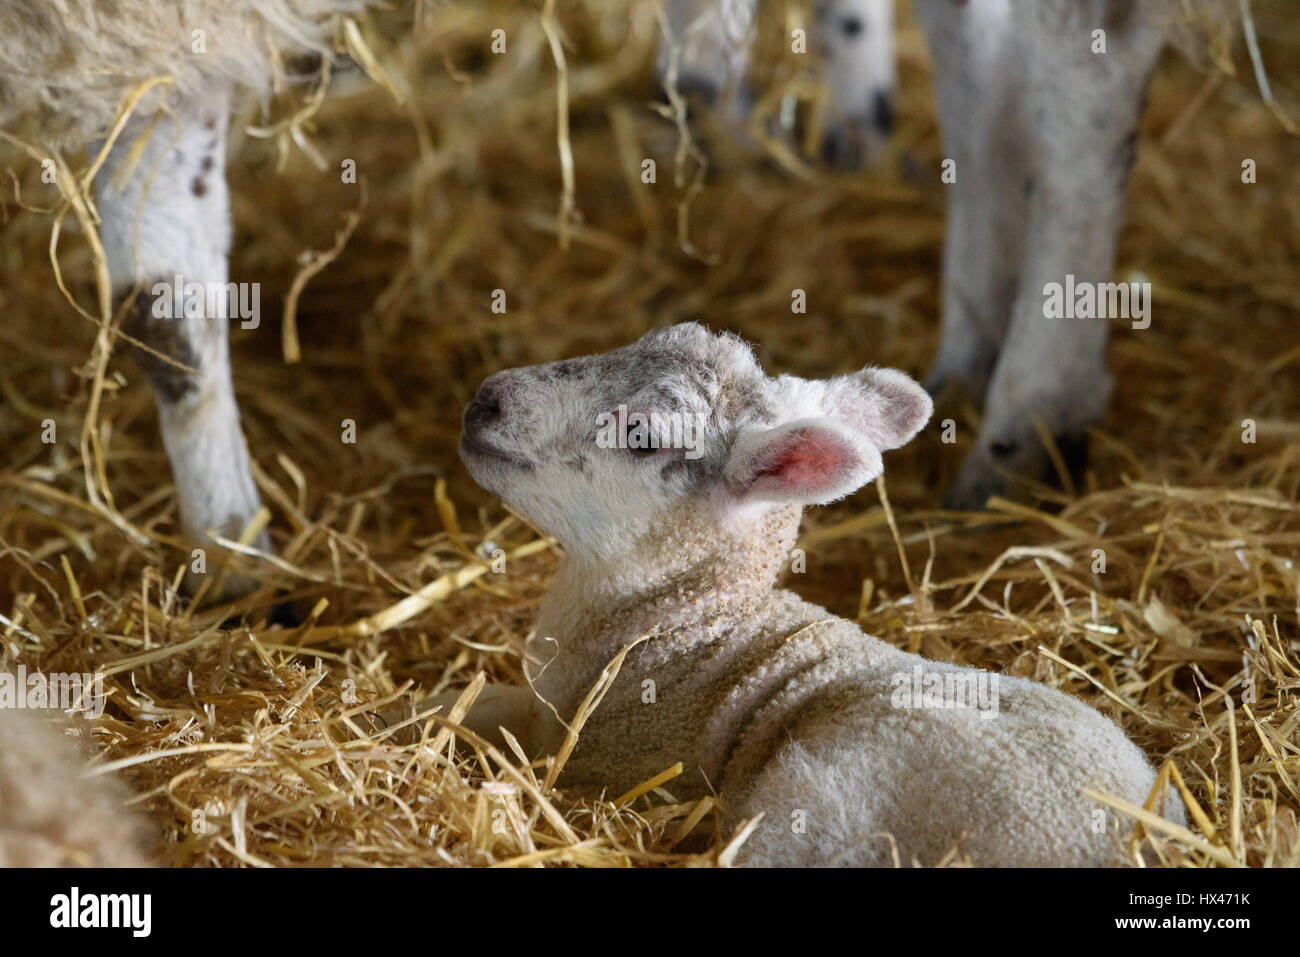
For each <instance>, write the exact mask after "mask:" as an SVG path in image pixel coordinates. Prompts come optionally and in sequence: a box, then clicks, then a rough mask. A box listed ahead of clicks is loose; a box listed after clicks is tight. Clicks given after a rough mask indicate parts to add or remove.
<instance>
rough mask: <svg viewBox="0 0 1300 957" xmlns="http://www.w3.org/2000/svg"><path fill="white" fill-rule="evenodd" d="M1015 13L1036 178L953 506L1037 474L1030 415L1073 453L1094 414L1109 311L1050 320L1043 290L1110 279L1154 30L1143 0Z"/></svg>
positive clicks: (1038, 449) (1038, 451)
mask: <svg viewBox="0 0 1300 957" xmlns="http://www.w3.org/2000/svg"><path fill="white" fill-rule="evenodd" d="M1014 12H1015V16H1016V21H1017V30H1018V31H1020V32H1021V33H1022V34H1023V36H1024V37H1025V42H1024V50H1023V52H1024V56H1025V59H1026V67H1027V70H1028V73H1027V80H1026V89H1025V103H1024V106H1025V109H1026V111H1027V112H1026V122H1025V123H1024V128H1025V131H1026V132H1027V133H1028V134H1029V137H1028V140H1027V142H1026V144H1025V145H1026V149H1027V150H1028V152H1029V153H1030V155H1031V156H1032V158H1033V161H1034V174H1035V177H1034V188H1033V189H1032V191H1031V194H1030V196H1029V209H1028V213H1029V215H1028V219H1027V221H1026V223H1025V250H1026V252H1025V261H1024V263H1023V265H1022V267H1021V273H1020V282H1019V285H1018V289H1017V294H1016V300H1015V305H1014V307H1013V309H1012V314H1011V325H1010V328H1009V331H1008V334H1007V337H1006V339H1005V340H1004V342H1003V344H1002V348H1001V351H1000V352H999V354H998V358H997V363H996V365H995V367H994V371H993V377H992V381H991V383H990V387H989V391H988V395H987V398H986V401H985V413H984V420H983V423H982V425H981V429H980V434H979V436H978V438H977V440H976V446H975V449H974V450H973V451H972V453H971V455H970V457H969V458H968V459H967V460H966V462H965V464H964V465H963V467H962V471H961V474H960V475H959V476H958V479H957V483H956V484H955V485H954V487H953V489H952V491H951V493H950V495H949V502H950V503H951V504H953V505H955V506H958V507H968V508H969V507H980V506H982V505H983V503H984V502H985V501H986V500H987V499H988V497H989V496H990V495H994V494H1000V493H1002V492H1004V491H1005V490H1006V488H1007V486H1008V484H1009V476H1010V475H1012V474H1013V473H1014V474H1019V475H1032V474H1035V473H1038V474H1041V473H1042V472H1043V471H1044V469H1045V467H1046V465H1047V462H1048V459H1047V455H1046V450H1045V449H1044V447H1043V444H1042V442H1041V440H1040V439H1039V437H1038V435H1037V432H1036V428H1035V423H1034V417H1035V416H1040V417H1041V418H1042V420H1043V422H1044V424H1045V425H1046V426H1047V428H1048V429H1049V430H1050V431H1051V433H1052V434H1053V436H1055V437H1056V441H1057V444H1058V446H1059V447H1060V448H1061V450H1062V452H1063V453H1064V454H1065V455H1066V458H1067V460H1069V459H1075V460H1076V464H1077V462H1078V460H1081V459H1082V450H1083V448H1084V446H1085V430H1086V429H1087V427H1088V426H1089V425H1090V424H1091V423H1092V422H1094V421H1095V420H1096V419H1098V418H1100V416H1101V415H1102V414H1103V413H1104V412H1105V409H1106V406H1107V403H1108V402H1109V399H1110V392H1111V378H1110V375H1109V373H1108V372H1107V369H1106V341H1107V336H1108V331H1109V330H1108V325H1107V322H1106V320H1105V319H1061V318H1047V317H1046V313H1047V310H1046V309H1045V301H1046V296H1045V287H1046V286H1047V285H1048V284H1059V285H1061V286H1064V285H1065V284H1066V283H1067V281H1068V280H1067V276H1070V275H1073V277H1074V279H1075V281H1076V282H1087V283H1099V282H1107V281H1109V280H1110V273H1111V270H1112V269H1113V268H1114V262H1115V248H1116V243H1117V240H1118V235H1119V231H1120V227H1121V225H1122V224H1123V214H1124V190H1125V186H1126V184H1127V182H1128V176H1129V171H1130V169H1131V167H1132V163H1133V159H1134V153H1135V150H1136V143H1137V123H1138V118H1139V114H1140V112H1141V102H1142V99H1143V94H1144V90H1145V86H1146V79H1147V76H1148V75H1149V73H1150V71H1151V68H1152V66H1153V65H1154V63H1155V60H1156V57H1157V55H1158V53H1159V51H1160V47H1161V45H1162V39H1163V32H1162V30H1161V29H1160V27H1159V25H1158V23H1156V22H1155V19H1154V17H1153V16H1152V15H1151V13H1152V11H1151V8H1150V4H1148V3H1133V2H1130V0H1017V2H1016V4H1015V6H1014ZM1096 30H1104V31H1105V36H1104V39H1105V52H1093V48H1094V44H1095V43H1096V40H1097V35H1096V34H1095V33H1094V31H1096Z"/></svg>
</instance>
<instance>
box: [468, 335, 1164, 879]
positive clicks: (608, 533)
mask: <svg viewBox="0 0 1300 957" xmlns="http://www.w3.org/2000/svg"><path fill="white" fill-rule="evenodd" d="M488 386H489V387H488V389H487V391H486V392H481V393H480V395H479V396H478V397H476V399H475V402H474V403H473V404H472V405H471V411H470V412H467V415H466V428H465V436H464V438H463V440H462V449H463V450H464V459H465V463H466V465H467V467H468V468H469V470H470V472H471V473H472V474H473V475H474V477H475V478H476V479H477V480H478V481H479V482H480V483H481V484H483V485H484V486H485V487H487V488H489V489H491V490H492V491H494V492H496V493H498V494H499V495H501V497H502V498H503V499H505V501H506V502H508V503H509V504H510V505H512V506H513V507H514V508H516V509H518V510H519V511H520V512H522V513H523V514H525V515H526V516H528V517H529V518H530V519H531V520H532V521H533V522H535V523H536V524H537V525H538V526H539V527H541V528H543V529H545V530H546V531H547V532H549V533H551V534H553V535H555V536H556V537H557V538H558V539H559V540H560V541H561V542H562V543H563V545H564V546H565V550H566V557H565V559H564V561H563V563H562V565H561V567H560V570H559V571H558V573H557V575H556V578H555V581H554V583H553V585H552V588H551V590H550V592H548V594H547V596H546V598H545V599H544V601H543V605H542V609H541V613H540V616H539V618H538V621H537V625H536V628H535V630H534V634H533V638H532V639H531V640H530V643H529V648H528V658H529V662H528V666H529V673H530V675H531V678H532V682H533V688H532V690H531V691H530V690H527V689H519V690H517V691H515V692H511V691H509V690H508V689H495V690H494V691H493V694H492V695H491V696H490V698H489V700H488V701H487V702H486V704H487V707H486V708H485V709H484V710H483V711H482V712H480V713H478V714H471V716H470V719H469V723H470V724H471V726H472V727H474V728H475V729H476V730H478V731H479V732H480V733H485V734H489V735H492V734H493V733H494V732H495V731H496V729H497V726H498V724H501V725H504V726H507V727H508V728H509V729H510V730H512V731H513V732H514V733H515V734H516V736H517V737H519V738H520V739H521V740H523V741H526V742H528V744H529V745H530V746H531V747H532V748H534V749H536V750H545V749H548V748H553V747H555V745H556V744H557V743H558V732H559V728H558V726H557V725H556V723H555V722H554V720H553V719H552V718H551V717H550V715H551V713H552V712H551V709H550V708H549V707H548V706H547V705H545V704H543V703H541V701H539V700H538V699H539V697H540V699H544V700H545V701H546V702H549V704H550V705H553V706H554V708H555V710H556V712H558V713H559V714H560V715H563V716H565V717H566V718H567V717H569V716H571V715H573V714H574V712H575V710H576V708H577V706H578V704H579V702H580V701H581V699H582V698H583V696H584V695H585V694H586V693H587V691H588V690H589V689H590V688H591V687H592V685H593V684H594V683H595V681H596V680H597V677H598V676H599V674H600V672H601V670H602V669H603V668H604V667H605V666H606V665H607V664H608V663H609V661H610V660H611V659H613V658H614V656H615V655H616V654H618V653H619V651H620V650H622V649H623V648H625V647H627V646H628V645H629V644H631V643H633V642H634V641H636V639H638V638H639V637H641V636H643V635H649V636H650V637H649V640H648V641H645V642H644V643H642V644H640V645H638V646H637V647H636V648H635V649H634V650H633V651H632V652H631V653H630V654H629V655H628V656H627V658H626V660H625V661H624V662H623V666H622V669H621V671H620V672H619V676H618V678H617V680H616V681H615V682H614V684H613V685H612V687H611V688H610V690H609V691H608V693H607V694H606V696H605V698H604V700H603V701H602V703H601V705H600V707H599V708H598V709H597V710H596V712H595V713H594V714H593V715H592V716H591V717H590V718H589V720H588V722H587V724H586V726H585V727H584V729H583V731H582V734H581V737H580V739H579V744H578V747H577V749H576V751H575V752H574V754H573V756H572V757H571V759H570V761H569V763H568V765H566V769H565V772H564V776H563V777H562V778H561V783H562V784H563V785H565V786H567V787H572V788H581V789H590V790H600V789H612V791H613V792H615V793H617V792H620V791H622V790H625V789H627V788H630V787H633V786H635V785H636V784H638V783H640V782H642V781H644V780H646V779H648V778H650V777H652V776H653V775H655V774H657V773H659V772H661V771H663V770H664V769H665V768H668V767H670V766H671V765H672V764H674V763H675V762H677V761H681V762H683V764H684V765H685V767H686V768H687V773H686V774H684V775H682V777H680V778H678V779H676V780H675V781H674V782H673V783H672V785H671V787H672V790H673V791H674V793H675V794H677V795H678V796H679V797H681V798H690V797H699V796H703V795H704V794H706V793H709V792H710V791H711V790H714V789H720V790H721V794H722V797H723V799H724V801H725V802H726V806H727V808H728V814H729V816H730V818H731V821H732V823H733V824H734V823H735V822H738V821H740V820H742V819H744V818H747V817H751V816H753V815H755V814H758V813H760V812H761V813H763V814H764V815H765V817H764V821H763V823H762V825H761V826H760V827H759V828H758V830H757V831H756V832H755V833H754V835H753V836H752V837H751V838H750V840H749V842H748V843H747V845H746V849H745V852H744V854H743V855H742V860H744V861H746V862H748V863H754V864H830V863H847V864H887V863H889V862H890V861H891V860H893V859H894V858H893V853H894V848H896V849H897V853H898V855H899V859H900V860H902V861H903V862H910V861H912V860H919V861H921V862H923V863H933V862H935V861H937V860H938V859H940V858H941V857H942V856H943V855H945V854H946V853H947V852H948V851H949V850H950V849H951V848H953V847H954V846H956V847H959V848H960V849H961V851H962V852H964V853H966V854H968V855H969V856H970V858H971V859H972V860H973V861H974V862H975V863H977V864H986V865H1089V864H1091V865H1098V864H1111V863H1121V862H1123V861H1124V859H1125V857H1124V854H1123V852H1122V850H1121V842H1120V840H1119V837H1120V833H1121V831H1122V829H1123V824H1124V822H1122V821H1121V820H1120V819H1118V818H1117V816H1116V815H1114V814H1112V813H1111V812H1110V811H1109V810H1108V809H1107V808H1106V807H1104V806H1103V805H1099V804H1097V803H1096V802H1095V801H1094V800H1093V799H1091V798H1089V797H1088V796H1087V795H1086V794H1085V793H1084V789H1085V788H1087V789H1092V790H1094V791H1099V792H1103V793H1108V794H1113V795H1116V796H1118V797H1121V798H1123V799H1125V800H1127V801H1130V802H1133V803H1136V804H1141V803H1142V802H1144V801H1145V800H1146V798H1147V795H1148V792H1149V791H1150V790H1151V788H1152V786H1153V783H1154V781H1155V774H1154V772H1153V770H1152V768H1151V765H1150V764H1149V762H1148V760H1147V758H1146V757H1145V755H1143V754H1142V752H1141V751H1139V750H1138V749H1137V748H1136V747H1135V746H1134V745H1133V744H1132V743H1131V742H1129V741H1128V740H1127V739H1126V738H1125V737H1124V735H1123V733H1122V732H1121V731H1120V730H1119V728H1117V727H1116V726H1115V725H1114V724H1113V723H1112V722H1110V721H1109V720H1108V719H1106V718H1105V717H1103V716H1102V715H1101V714H1100V713H1098V712H1096V711H1094V710H1092V709H1091V708H1089V707H1087V706H1085V705H1084V704H1082V703H1080V702H1078V701H1076V700H1074V699H1072V698H1070V697H1068V696H1066V695H1064V694H1061V693H1059V692H1056V691H1053V690H1051V689H1048V688H1046V687H1044V686H1042V685H1039V684H1035V683H1033V682H1030V681H1025V680H1023V679H1019V678H1012V677H1006V676H1001V675H990V674H988V673H985V672H981V671H977V670H974V669H969V668H959V667H956V666H954V665H950V664H943V663H939V662H932V661H927V660H926V659H923V658H921V657H919V656H916V655H909V654H905V653H903V652H901V651H899V650H898V649H897V648H894V647H893V646H891V645H888V644H886V643H885V642H882V641H880V640H879V639H877V638H873V637H871V636H869V635H865V634H863V633H862V632H861V631H860V630H859V629H858V628H857V627H856V626H854V625H853V624H851V623H849V622H847V621H843V620H841V619H838V618H835V617H834V616H833V615H831V614H830V613H829V612H827V611H826V610H825V609H822V608H818V607H816V606H814V605H810V604H808V603H807V602H804V601H802V600H800V599H799V598H798V597H797V596H796V595H794V594H792V593H791V592H788V591H783V590H778V589H776V588H775V584H776V579H777V576H778V574H779V573H780V570H781V567H782V565H783V563H784V561H785V559H786V557H787V555H788V553H789V551H790V549H791V548H792V547H793V545H794V542H795V537H796V533H797V531H798V525H799V517H800V514H801V511H802V506H803V505H807V504H817V503H824V502H829V501H832V500H834V499H836V498H840V497H842V496H844V495H847V494H849V493H851V492H853V491H854V490H856V489H858V488H860V487H861V486H862V485H864V484H866V483H867V482H870V481H871V480H872V479H874V478H875V477H876V476H877V475H879V474H880V472H881V469H882V463H881V453H882V452H883V451H886V450H888V449H892V448H897V447H898V446H900V445H902V444H904V443H905V442H907V441H908V440H909V439H911V438H912V436H914V435H915V434H916V432H917V431H919V430H920V428H921V427H922V426H923V425H924V424H925V422H926V421H927V420H928V418H929V416H930V413H931V404H930V399H929V396H928V395H927V394H926V393H925V391H924V390H922V389H921V387H920V386H918V385H917V384H916V383H915V382H913V381H912V380H911V379H910V378H909V377H907V376H906V375H904V374H902V373H900V372H895V371H892V370H885V369H871V368H868V369H864V370H862V371H861V372H858V373H855V374H851V375H846V376H840V377H837V378H835V379H830V380H826V381H810V380H805V379H799V378H796V377H793V376H779V377H776V378H769V377H767V376H765V375H764V374H763V372H762V370H761V369H760V368H759V367H758V364H757V363H756V362H755V361H754V357H753V355H752V353H751V352H750V350H749V349H748V347H746V346H745V345H744V344H743V343H742V342H741V341H740V340H738V339H736V338H734V337H732V336H728V335H712V334H710V333H709V332H708V331H707V330H705V329H704V328H703V327H701V326H698V325H695V324H686V325H681V326H674V327H672V328H669V329H664V330H658V331H655V332H651V333H649V334H647V335H646V336H645V337H643V338H642V339H641V340H640V341H638V342H636V343H634V344H632V345H630V346H627V347H624V348H622V349H618V350H615V351H613V352H610V353H606V354H604V355H598V356H590V357H587V358H583V359H574V360H568V361H566V362H562V363H552V364H550V365H542V366H535V367H531V368H526V369H515V370H510V371H508V372H506V373H500V374H498V376H496V377H493V379H492V380H489V383H488ZM611 410H620V411H619V412H618V414H617V415H615V414H614V413H612V412H611ZM638 417H639V418H638ZM683 417H694V421H696V422H700V423H702V429H701V430H700V432H699V434H693V441H694V443H695V447H694V449H693V450H692V451H693V453H697V454H694V457H688V455H687V454H686V453H687V451H688V450H686V449H684V448H682V447H680V446H679V445H675V444H674V443H673V442H672V441H671V440H672V439H673V437H674V436H678V435H680V436H685V435H686V434H687V430H685V429H684V428H683V429H681V430H680V431H679V432H674V431H673V428H674V426H675V425H679V424H680V423H682V422H684V421H686V419H684V418H683ZM611 422H612V423H614V425H615V426H616V427H615V428H614V429H613V430H612V431H611V430H610V429H608V428H606V426H608V425H609V424H610V423H611ZM620 430H621V431H620ZM646 434H652V435H653V436H654V438H655V440H656V441H654V442H651V443H648V444H647V443H645V442H644V441H642V440H644V439H645V437H646ZM534 692H535V694H536V696H537V697H535V696H534ZM1162 803H1163V804H1164V805H1165V807H1166V809H1167V813H1169V815H1170V816H1171V817H1172V818H1173V819H1175V820H1180V819H1181V818H1182V808H1181V805H1180V804H1179V803H1178V800H1177V798H1176V797H1175V796H1173V795H1172V794H1170V795H1168V796H1163V797H1162Z"/></svg>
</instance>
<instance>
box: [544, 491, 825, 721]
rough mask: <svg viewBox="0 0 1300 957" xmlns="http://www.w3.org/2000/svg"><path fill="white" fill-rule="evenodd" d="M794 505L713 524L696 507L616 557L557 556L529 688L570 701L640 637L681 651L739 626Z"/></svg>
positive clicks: (781, 545)
mask: <svg viewBox="0 0 1300 957" xmlns="http://www.w3.org/2000/svg"><path fill="white" fill-rule="evenodd" d="M800 512H801V510H800V509H799V508H798V507H797V506H793V505H791V506H777V507H770V508H767V509H764V510H762V511H756V512H754V513H751V514H750V515H748V516H737V517H736V519H735V520H734V521H732V522H730V523H727V524H719V523H718V521H717V520H716V518H714V517H713V515H712V514H711V513H710V511H709V510H708V506H707V504H702V505H700V506H698V507H693V508H691V509H688V510H687V511H686V512H685V513H684V514H681V515H675V516H673V522H672V527H671V529H668V530H666V532H664V533H661V534H658V535H656V536H655V537H653V538H647V539H646V540H645V541H643V542H640V543H638V544H637V546H636V547H635V548H633V549H630V550H629V551H628V552H627V553H625V554H623V555H621V556H618V557H615V558H606V559H596V558H592V557H586V556H581V555H570V556H566V557H565V559H564V560H563V562H562V564H561V567H560V569H559V571H558V572H557V574H556V577H555V579H554V581H553V583H552V585H551V589H550V591H548V592H547V594H546V597H545V599H544V600H543V602H542V608H541V613H540V614H539V616H538V620H537V626H536V628H535V630H534V639H533V644H532V645H531V646H530V658H532V659H533V661H532V663H531V665H530V671H532V673H533V674H534V675H535V676H537V675H538V672H542V674H541V675H540V676H539V677H538V680H537V685H538V690H539V691H541V692H542V693H543V694H544V695H545V696H546V697H548V698H551V699H552V700H553V701H555V702H556V703H557V704H558V703H559V702H560V701H564V702H566V703H569V704H572V703H574V702H575V699H576V698H579V697H581V695H583V694H585V693H586V691H587V690H588V688H589V687H590V682H591V681H592V680H593V678H594V675H595V674H598V673H599V670H600V669H601V668H603V667H604V666H605V665H606V664H607V663H608V662H609V661H610V660H611V659H613V657H614V656H615V655H617V654H618V652H619V651H621V650H622V649H623V648H624V647H626V646H627V645H628V644H629V643H630V642H632V641H634V640H636V639H637V638H639V637H641V636H642V635H646V634H649V635H650V636H651V637H652V640H653V641H654V643H655V645H656V653H657V654H663V655H668V656H671V657H677V656H689V655H691V654H692V653H693V652H695V651H697V650H698V649H699V648H700V647H701V646H704V645H707V644H709V643H711V642H713V641H714V640H716V639H717V638H718V637H719V636H720V635H722V634H725V633H727V632H729V631H732V630H734V629H735V628H736V627H737V626H739V625H742V624H743V623H744V622H745V620H746V619H747V618H749V617H751V616H752V615H753V614H754V613H755V612H756V610H757V609H758V608H759V606H760V605H761V604H762V603H763V601H764V600H765V599H766V598H767V597H768V596H769V595H770V594H771V593H772V591H773V588H774V587H775V584H776V579H777V576H778V575H779V574H780V571H781V566H782V565H783V563H784V562H785V559H786V556H787V555H788V554H789V552H790V549H791V548H792V547H793V545H794V541H795V536H796V534H797V533H798V529H799V517H800ZM548 662H549V663H548ZM543 666H545V668H544V669H543Z"/></svg>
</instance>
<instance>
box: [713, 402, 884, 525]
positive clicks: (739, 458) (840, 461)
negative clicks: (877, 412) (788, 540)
mask: <svg viewBox="0 0 1300 957" xmlns="http://www.w3.org/2000/svg"><path fill="white" fill-rule="evenodd" d="M881 470H882V465H881V462H880V452H879V451H878V450H877V449H876V448H875V446H873V445H872V444H871V442H869V441H868V440H867V439H866V438H865V437H864V436H862V435H860V434H858V433H857V432H855V431H854V430H853V429H848V428H845V427H844V426H842V425H840V424H839V423H837V422H834V421H832V420H831V419H825V418H816V419H801V420H799V421H797V422H789V423H786V424H785V425H779V426H777V427H776V428H772V429H768V428H760V427H752V428H748V429H745V430H743V431H742V432H741V433H740V435H739V436H737V437H736V441H735V443H734V444H733V445H732V448H731V457H730V458H729V459H728V460H727V469H726V482H727V487H728V488H729V489H730V490H731V492H732V493H733V494H734V495H736V496H737V497H738V498H741V499H743V500H745V501H755V502H798V503H800V504H802V505H825V504H826V503H827V502H833V501H835V500H836V499H838V498H843V497H844V496H845V495H848V494H849V493H850V492H854V491H856V490H857V489H859V488H861V487H862V486H863V485H866V484H867V483H868V482H870V481H871V480H872V479H874V478H875V477H876V476H877V475H879V474H880V472H881Z"/></svg>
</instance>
